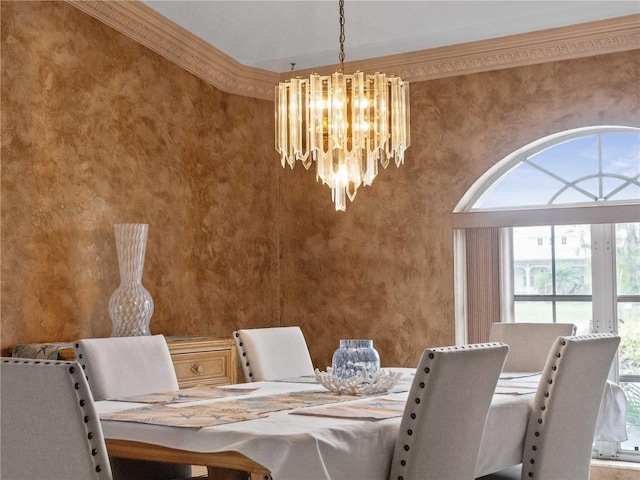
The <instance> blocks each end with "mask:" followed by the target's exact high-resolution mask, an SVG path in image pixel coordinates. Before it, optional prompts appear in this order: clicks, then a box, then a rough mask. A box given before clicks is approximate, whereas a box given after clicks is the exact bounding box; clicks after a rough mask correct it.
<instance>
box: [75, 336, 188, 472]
mask: <svg viewBox="0 0 640 480" xmlns="http://www.w3.org/2000/svg"><path fill="white" fill-rule="evenodd" d="M74 346H75V353H76V359H77V360H78V363H80V365H81V366H82V368H83V369H84V370H85V374H86V376H87V380H88V381H89V386H90V388H91V392H92V393H93V398H94V399H95V400H105V399H109V398H118V397H126V396H133V395H144V394H147V393H157V392H168V391H175V390H178V388H179V387H178V379H177V377H176V372H175V370H174V368H173V363H172V361H171V354H170V353H169V347H168V346H167V341H166V340H165V338H164V336H163V335H151V336H136V337H109V338H89V339H83V340H78V341H77V342H75V345H74ZM111 467H112V471H113V478H114V479H116V480H121V479H127V480H129V479H140V480H142V479H148V478H153V479H154V480H169V479H176V478H188V477H191V466H190V465H179V464H174V463H160V462H148V461H142V460H129V459H124V458H112V459H111Z"/></svg>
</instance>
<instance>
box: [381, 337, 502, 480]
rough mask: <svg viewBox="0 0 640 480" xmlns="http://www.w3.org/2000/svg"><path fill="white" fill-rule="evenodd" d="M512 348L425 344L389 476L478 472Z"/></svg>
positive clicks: (437, 477) (451, 477)
mask: <svg viewBox="0 0 640 480" xmlns="http://www.w3.org/2000/svg"><path fill="white" fill-rule="evenodd" d="M507 351H508V347H507V346H506V345H504V344H500V343H487V344H471V345H463V346H458V347H444V348H431V349H426V350H425V351H424V352H423V354H422V358H421V359H420V363H419V364H418V368H417V370H416V373H415V378H414V380H413V382H412V384H411V388H410V390H409V396H408V399H407V404H406V406H405V410H404V414H403V417H402V420H401V423H400V432H399V434H398V438H397V440H396V445H395V449H394V452H393V460H392V463H391V474H390V476H389V478H390V480H465V479H469V480H470V479H473V478H474V476H475V469H476V461H477V458H478V451H479V449H480V442H481V441H482V432H483V431H484V425H485V422H486V419H487V414H488V412H489V406H490V405H491V399H492V398H493V394H494V391H495V388H496V384H497V382H498V378H499V376H500V371H501V370H502V365H503V364H504V361H505V358H506V356H507Z"/></svg>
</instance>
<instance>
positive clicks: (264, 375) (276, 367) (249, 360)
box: [233, 327, 314, 382]
mask: <svg viewBox="0 0 640 480" xmlns="http://www.w3.org/2000/svg"><path fill="white" fill-rule="evenodd" d="M233 338H234V339H235V341H236V345H237V347H238V357H239V359H240V364H241V365H242V372H243V373H244V378H245V381H247V382H258V381H261V380H277V379H280V378H287V377H299V376H307V375H313V374H314V369H313V363H312V361H311V355H310V354H309V348H308V347H307V342H306V341H305V339H304V335H303V334H302V330H300V327H272V328H253V329H245V330H238V331H235V332H233Z"/></svg>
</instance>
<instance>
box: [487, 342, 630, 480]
mask: <svg viewBox="0 0 640 480" xmlns="http://www.w3.org/2000/svg"><path fill="white" fill-rule="evenodd" d="M619 343H620V337H617V336H614V335H611V334H593V335H577V336H569V337H558V338H557V339H556V342H555V343H554V344H553V346H552V347H551V350H550V351H549V353H548V356H547V362H546V364H545V366H544V370H543V371H542V377H541V379H540V383H539V384H538V390H537V392H536V396H535V400H534V402H533V408H532V411H531V415H530V416H529V424H528V426H527V434H526V437H525V442H524V451H523V455H522V464H521V465H518V466H513V467H510V468H508V469H506V470H503V471H501V472H497V473H494V474H490V475H485V476H483V477H480V478H482V479H483V480H499V479H503V480H520V479H522V480H525V479H529V478H533V479H536V480H558V479H562V480H585V479H588V478H589V468H590V461H591V447H592V445H593V434H594V430H595V427H596V420H597V418H598V412H599V410H600V403H601V401H602V393H603V391H604V386H605V384H606V382H607V375H608V374H609V369H610V368H611V362H612V361H613V357H614V355H615V353H616V349H617V348H618V344H619Z"/></svg>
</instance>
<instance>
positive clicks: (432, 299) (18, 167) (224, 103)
mask: <svg viewBox="0 0 640 480" xmlns="http://www.w3.org/2000/svg"><path fill="white" fill-rule="evenodd" d="M638 62H639V60H638V55H637V52H628V53H620V54H613V55H603V56H596V57H591V58H587V59H581V60H574V61H566V62H556V63H550V64H543V65H538V66H531V67H523V68H517V69H508V70H502V71H496V72H490V73H482V74H476V75H468V76H460V77H454V78H447V79H442V80H435V81H430V82H421V83H415V84H412V85H411V102H412V103H411V116H412V145H411V147H410V148H409V150H408V151H407V156H406V163H405V165H404V166H402V167H401V168H400V169H396V167H395V166H390V167H389V169H388V170H382V171H381V173H380V174H379V176H378V178H377V179H376V180H375V181H374V183H373V185H372V186H370V187H366V188H362V189H361V190H360V191H359V192H358V195H357V197H356V200H355V203H353V204H349V205H348V206H347V211H346V212H335V211H334V209H333V204H332V202H331V194H330V191H329V189H328V188H327V187H326V186H323V185H321V184H319V183H316V181H315V175H314V174H313V173H311V172H307V171H305V170H304V168H302V166H301V165H298V166H296V168H295V169H294V170H289V169H288V168H287V169H286V170H282V169H281V168H280V166H279V161H278V157H277V155H276V153H275V151H274V150H273V135H272V129H273V117H272V115H273V113H272V104H271V103H270V102H264V101H258V100H251V99H248V98H241V97H235V96H232V95H227V94H224V93H222V92H220V91H218V90H216V89H215V88H213V87H211V86H209V85H207V84H205V83H203V82H201V81H199V80H198V79H196V78H194V77H193V76H192V75H191V74H189V73H187V72H185V71H182V70H181V69H179V68H178V67H176V66H174V65H173V64H171V63H169V62H167V61H166V60H164V59H163V58H161V57H159V56H157V55H155V54H154V53H153V52H150V51H149V50H147V49H145V48H144V47H142V46H139V45H137V44H136V43H135V42H132V41H131V40H129V39H128V38H126V37H124V36H122V35H120V34H119V33H118V32H115V31H113V30H112V29H110V28H109V27H106V26H104V25H102V24H101V23H100V22H97V21H95V20H94V19H92V18H91V17H89V16H87V15H85V14H84V13H82V12H80V11H78V10H76V9H75V8H74V7H72V6H70V5H67V4H64V3H58V2H42V3H32V2H20V3H18V4H13V3H10V2H9V3H8V2H2V226H1V233H2V246H1V248H2V251H1V254H2V291H1V294H2V298H1V302H2V304H1V308H2V311H1V313H2V316H1V317H2V329H1V334H2V349H3V352H5V353H6V349H7V348H8V347H9V346H10V345H12V344H14V343H22V342H35V341H47V340H73V339H75V338H77V337H80V336H108V335H109V334H110V329H111V321H110V319H109V317H108V314H107V302H108V299H109V296H110V295H111V293H112V292H113V290H115V288H116V287H117V285H118V271H117V265H116V264H117V259H116V255H115V245H114V239H113V232H112V225H113V223H117V222H123V221H127V222H129V221H130V222H145V223H149V224H150V230H149V241H148V246H147V261H146V264H145V272H144V277H143V284H144V285H145V287H146V288H147V289H148V290H149V291H150V293H151V294H152V296H153V298H154V301H155V304H156V311H155V313H154V316H153V318H152V320H151V330H152V332H154V333H155V332H161V333H165V334H190V335H229V334H230V333H231V331H232V330H233V329H234V328H237V327H258V326H269V325H279V324H298V325H301V326H302V329H303V331H304V333H305V335H306V337H307V340H308V342H309V346H310V349H311V353H312V357H313V359H314V363H315V364H316V366H318V367H320V368H324V367H325V366H326V365H328V364H329V362H330V361H331V354H332V353H333V351H334V350H335V348H336V347H337V344H338V340H339V339H340V338H372V339H373V340H374V346H375V347H376V348H377V349H378V350H379V352H380V354H381V357H382V362H383V364H384V365H393V364H395V365H414V364H415V363H416V362H417V360H418V358H419V355H420V353H421V352H422V349H423V348H424V347H426V346H433V345H446V344H451V343H453V341H454V320H453V319H454V299H453V252H452V244H453V240H452V238H453V234H452V229H451V225H450V213H451V212H452V210H453V209H454V207H455V205H456V204H457V203H458V201H459V200H460V198H461V197H462V195H463V194H464V192H465V191H466V190H467V189H468V188H469V187H470V186H471V184H472V183H473V182H474V181H475V180H476V179H477V178H478V177H479V176H480V175H481V174H482V173H483V172H484V171H486V170H487V169H488V168H489V167H490V166H491V165H493V164H494V163H495V162H497V161H499V160H500V159H501V158H503V157H504V156H505V155H507V154H508V153H510V152H512V151H513V150H515V149H517V148H519V147H521V146H523V145H525V144H527V143H529V142H531V141H533V140H535V139H537V138H539V137H542V136H545V135H548V134H551V133H554V132H558V131H562V130H566V129H569V128H575V127H579V126H583V125H593V124H627V125H640V98H639V96H640V92H639V89H638V83H637V82H638V78H640V67H639V64H638Z"/></svg>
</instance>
